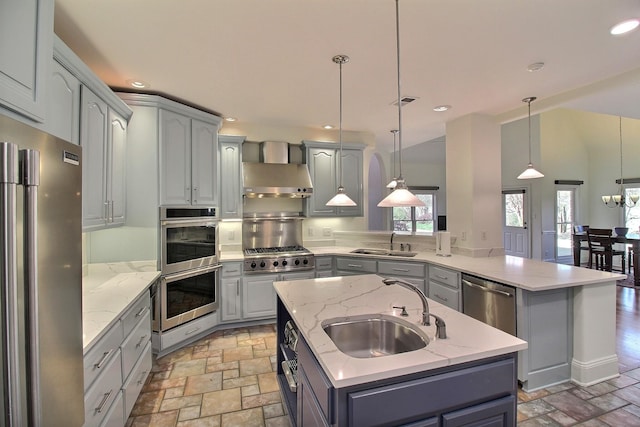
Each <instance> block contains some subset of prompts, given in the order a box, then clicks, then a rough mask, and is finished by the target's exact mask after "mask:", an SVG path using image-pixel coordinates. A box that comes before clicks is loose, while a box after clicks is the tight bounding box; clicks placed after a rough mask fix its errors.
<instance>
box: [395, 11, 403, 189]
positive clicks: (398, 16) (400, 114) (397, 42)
mask: <svg viewBox="0 0 640 427" xmlns="http://www.w3.org/2000/svg"><path fill="white" fill-rule="evenodd" d="M398 2H399V0H396V53H397V54H396V58H397V62H398V63H397V68H398V159H399V168H398V170H399V174H398V179H402V103H401V97H402V95H400V94H401V90H400V88H401V86H400V6H399V3H398Z"/></svg>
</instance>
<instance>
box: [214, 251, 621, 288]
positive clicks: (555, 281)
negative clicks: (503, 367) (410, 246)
mask: <svg viewBox="0 0 640 427" xmlns="http://www.w3.org/2000/svg"><path fill="white" fill-rule="evenodd" d="M308 249H309V250H310V251H311V252H313V253H314V254H315V255H316V256H322V255H348V256H353V257H362V258H369V259H378V260H393V261H394V262H426V263H429V264H433V265H437V266H441V267H446V268H450V269H453V270H457V271H460V272H462V273H468V274H472V275H476V276H480V277H483V278H485V279H489V280H494V281H496V282H500V283H504V284H506V285H511V286H514V287H516V288H521V289H525V290H528V291H545V290H549V289H559V288H569V287H574V286H585V285H592V284H598V283H604V282H611V281H615V280H618V279H622V278H624V277H625V275H624V274H619V273H610V272H606V271H599V270H590V269H588V268H582V267H574V266H572V265H566V264H556V263H552V262H544V261H540V260H535V259H527V258H520V257H514V256H509V255H501V256H492V257H478V258H473V257H468V256H465V255H456V254H454V255H451V256H450V257H442V256H437V255H436V254H435V252H433V251H425V252H417V254H416V256H414V257H400V256H388V255H371V254H354V253H351V251H353V250H354V249H356V248H352V247H342V246H325V247H310V248H308ZM243 259H244V258H243V254H242V252H241V251H231V252H227V253H225V252H224V251H223V252H222V253H221V256H220V261H242V260H243Z"/></svg>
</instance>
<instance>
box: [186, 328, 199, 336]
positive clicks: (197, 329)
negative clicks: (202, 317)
mask: <svg viewBox="0 0 640 427" xmlns="http://www.w3.org/2000/svg"><path fill="white" fill-rule="evenodd" d="M199 330H200V328H193V329H191V330H190V331H187V332H185V333H184V334H185V335H191V334H193V333H194V332H198V331H199Z"/></svg>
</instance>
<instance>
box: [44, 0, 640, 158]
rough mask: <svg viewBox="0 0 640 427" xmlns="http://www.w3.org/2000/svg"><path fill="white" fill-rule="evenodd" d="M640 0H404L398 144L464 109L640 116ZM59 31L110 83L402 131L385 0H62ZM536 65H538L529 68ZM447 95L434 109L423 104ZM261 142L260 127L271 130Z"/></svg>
mask: <svg viewBox="0 0 640 427" xmlns="http://www.w3.org/2000/svg"><path fill="white" fill-rule="evenodd" d="M632 17H640V1H638V0H482V1H478V0H401V1H400V41H401V77H402V95H403V96H407V95H408V96H415V97H418V98H419V99H418V100H417V101H415V102H413V103H412V104H410V105H407V106H406V107H404V108H403V110H402V114H403V134H404V135H403V146H404V147H407V146H410V145H413V144H417V143H420V142H424V141H429V140H432V139H434V138H438V137H441V136H442V135H443V134H444V130H445V123H446V122H447V121H450V120H452V119H455V118H457V117H461V116H464V115H467V114H470V113H481V114H488V115H494V116H496V119H497V120H499V121H500V122H505V121H509V120H513V119H516V118H520V117H523V116H524V115H526V104H523V103H522V101H521V100H522V98H525V97H527V96H537V97H538V101H536V102H534V103H533V104H532V112H533V113H535V112H538V111H542V110H548V109H552V108H556V107H568V108H576V109H585V110H588V111H595V112H601V113H606V114H614V115H623V116H627V117H633V118H638V119H640V102H638V99H640V54H639V53H640V30H637V31H635V32H633V33H630V34H628V35H626V36H618V37H613V36H610V35H609V32H608V30H609V28H610V27H611V26H612V25H613V24H615V23H617V22H619V21H621V20H624V19H628V18H632ZM55 31H56V33H57V34H58V36H60V38H61V39H62V40H64V41H65V43H66V44H67V45H69V47H71V48H72V49H73V50H74V51H75V52H76V53H77V54H78V56H80V58H82V60H83V61H84V62H85V63H86V64H87V65H89V67H90V68H91V69H93V71H94V72H95V73H96V74H97V75H98V76H99V77H100V78H102V80H104V81H105V82H106V83H107V84H108V85H110V86H112V87H115V88H118V87H125V86H126V81H127V80H128V79H140V80H144V81H146V82H148V83H149V84H150V85H151V88H150V91H155V92H161V93H164V94H167V95H170V96H172V97H175V98H179V99H183V100H186V101H189V102H190V103H192V104H195V105H197V106H201V107H204V108H206V109H209V110H212V111H215V112H217V113H219V114H220V115H221V116H233V117H237V118H238V119H239V120H240V121H245V122H251V123H257V124H269V125H282V126H309V127H320V126H322V125H324V124H327V123H330V124H333V125H336V126H337V125H338V121H339V119H338V114H339V104H338V100H339V97H338V93H339V92H338V87H339V68H338V65H336V64H335V63H334V62H332V60H331V58H332V57H333V56H334V55H336V54H345V55H348V56H349V57H350V58H351V61H350V62H349V63H347V64H345V65H344V66H343V109H344V111H343V128H344V129H345V130H353V131H368V132H372V133H373V134H375V136H376V140H377V143H378V144H379V145H383V146H384V147H385V148H386V149H391V148H392V147H393V138H392V136H391V134H390V132H389V130H390V129H394V128H397V120H398V114H397V108H396V107H395V106H393V105H391V104H392V102H393V101H394V100H395V99H396V97H397V86H396V79H397V75H396V38H395V31H396V30H395V2H394V1H393V0H269V1H266V0H109V1H106V0H102V1H98V0H56V22H55ZM540 61H541V62H544V63H545V67H544V68H543V69H542V70H541V71H538V72H534V73H532V72H528V71H527V66H528V65H529V64H531V63H534V62H540ZM439 104H450V105H452V106H453V108H452V109H451V110H450V111H448V112H445V113H436V112H433V111H432V108H433V107H434V106H436V105H439ZM267 137H268V136H267Z"/></svg>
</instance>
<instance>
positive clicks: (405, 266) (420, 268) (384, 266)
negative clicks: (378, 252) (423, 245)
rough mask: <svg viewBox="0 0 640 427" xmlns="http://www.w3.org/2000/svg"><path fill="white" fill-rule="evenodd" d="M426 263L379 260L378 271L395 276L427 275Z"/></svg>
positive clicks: (421, 276)
mask: <svg viewBox="0 0 640 427" xmlns="http://www.w3.org/2000/svg"><path fill="white" fill-rule="evenodd" d="M424 270H425V265H424V264H421V263H417V262H393V261H378V273H380V274H389V275H395V276H413V277H420V278H423V277H425V271H424Z"/></svg>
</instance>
